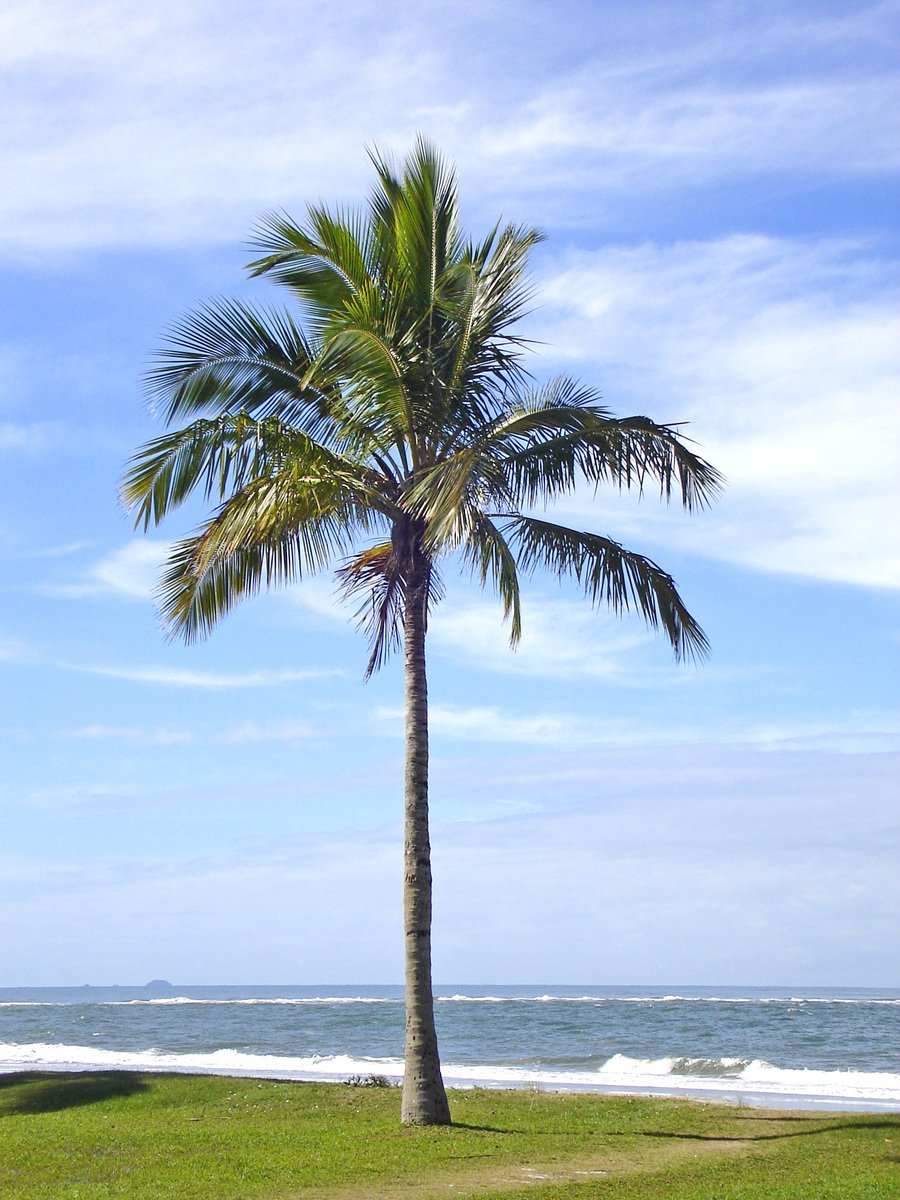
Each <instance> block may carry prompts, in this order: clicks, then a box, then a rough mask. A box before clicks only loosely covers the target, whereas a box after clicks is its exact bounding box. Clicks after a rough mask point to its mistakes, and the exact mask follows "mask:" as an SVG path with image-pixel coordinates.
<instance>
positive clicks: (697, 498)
mask: <svg viewBox="0 0 900 1200" xmlns="http://www.w3.org/2000/svg"><path fill="white" fill-rule="evenodd" d="M371 158H372V162H373V165H374V167H375V171H376V175H377V182H376V185H375V188H374V189H373V192H372V195H371V199H370V202H369V206H368V208H367V209H366V210H364V211H362V212H352V213H351V212H345V211H343V210H340V211H337V212H329V211H328V210H327V209H325V208H322V207H313V208H310V209H309V210H308V217H307V221H306V223H305V224H303V225H298V224H296V223H294V221H292V220H291V219H290V218H289V217H288V216H286V215H284V214H277V215H272V216H269V217H266V218H265V219H264V220H263V221H262V223H261V225H260V226H259V228H258V230H257V233H256V236H255V238H254V245H255V246H256V247H257V248H258V249H259V250H261V251H262V252H263V256H262V257H260V258H258V259H257V260H256V261H255V262H253V263H251V264H250V267H249V270H250V272H251V274H252V275H265V276H267V277H269V278H270V279H272V280H274V281H275V282H276V283H277V284H280V285H282V286H284V287H285V288H286V289H287V290H288V292H289V293H290V294H291V295H292V297H293V299H294V300H295V301H297V302H298V304H299V307H300V311H301V314H302V322H300V323H298V322H297V321H296V320H295V319H294V318H293V317H292V316H291V315H290V314H289V313H287V312H284V311H280V310H278V311H276V310H268V309H267V310H261V309H256V308H253V307H251V306H249V305H247V304H245V303H243V302H239V301H234V300H224V301H218V302H214V303H210V304H208V305H206V306H205V307H203V308H201V309H199V310H198V311H197V312H196V313H194V314H192V315H190V316H188V317H186V318H185V319H183V320H182V321H181V323H180V324H178V325H177V326H176V327H175V328H174V329H173V331H172V332H171V334H170V335H169V338H168V341H167V344H166V347H165V348H164V349H162V350H161V351H160V352H159V354H158V358H157V364H156V366H155V367H154V368H153V369H152V370H151V372H150V374H149V376H148V383H149V390H150V393H151V395H152V397H153V400H154V403H155V404H156V406H157V407H158V408H160V409H161V410H162V412H163V413H164V415H165V419H166V421H167V423H168V424H169V425H170V426H172V425H177V426H179V427H178V428H176V429H175V430H174V431H173V432H170V433H167V434H165V435H164V436H162V437H159V438H156V439H154V440H153V441H150V442H148V443H147V444H146V445H144V446H143V447H142V448H141V449H139V450H138V452H137V453H136V455H135V456H134V457H133V458H132V460H131V462H130V463H129V467H128V470H127V474H126V476H125V479H124V482H123V485H122V494H123V498H124V500H125V502H126V504H127V505H128V506H129V507H130V508H131V509H132V510H133V511H134V512H135V515H136V525H137V526H140V527H143V528H144V529H147V528H149V527H150V526H151V525H155V524H157V523H158V522H160V521H161V520H162V519H163V518H164V517H165V516H166V515H167V514H168V513H169V512H170V510H171V509H173V508H174V507H176V506H177V505H179V504H180V503H181V502H182V501H184V500H185V499H186V498H187V497H188V496H189V495H191V494H192V493H196V492H198V491H199V492H201V493H202V494H203V495H204V497H205V498H206V500H207V501H211V502H214V504H215V511H214V512H213V514H212V515H211V516H210V517H209V519H208V520H206V521H205V522H204V523H203V524H202V525H201V526H200V527H199V528H198V529H197V530H196V532H195V533H194V534H192V535H191V536H190V537H187V538H185V539H184V540H181V541H179V542H177V543H175V545H174V547H173V549H172V551H171V554H170V558H169V563H168V567H167V569H166V572H165V575H164V577H163V579H162V581H161V585H160V590H159V597H160V604H161V611H162V614H163V617H164V620H165V622H166V624H167V626H168V628H169V630H170V632H171V633H172V634H174V635H177V636H180V637H182V638H183V639H184V640H186V641H191V640H193V639H195V638H198V637H202V636H204V635H206V634H207V633H209V631H210V630H211V629H212V628H213V626H214V625H215V624H216V622H217V621H218V620H219V618H220V617H222V616H223V615H224V614H225V613H227V612H228V611H229V610H230V609H231V608H232V606H233V605H234V604H235V603H237V601H238V600H240V599H241V598H242V597H244V596H247V595H251V594H253V593H255V592H257V591H258V590H259V588H260V587H261V586H263V585H266V586H272V585H276V584H282V585H284V584H291V583H293V582H294V581H296V580H298V579H300V578H301V577H303V576H305V575H307V574H309V573H311V572H314V571H318V570H320V569H322V568H325V567H327V566H333V565H335V564H336V563H337V564H339V565H338V566H337V570H336V577H337V580H338V582H339V584H340V587H341V589H342V591H343V593H344V594H345V595H346V596H347V597H349V598H351V599H352V600H353V601H354V602H355V603H356V604H357V605H358V607H357V617H358V620H359V622H360V625H361V627H362V628H363V629H364V630H365V632H366V634H367V635H368V638H369V643H370V648H371V654H370V657H369V661H368V666H367V670H366V675H367V677H368V676H369V675H371V673H372V672H373V671H375V670H376V669H377V668H378V667H380V666H381V664H382V663H383V661H384V660H385V658H386V657H387V656H388V654H389V653H390V652H391V651H393V650H394V649H398V648H400V647H401V646H402V648H403V653H404V660H405V679H406V775H405V860H404V862H405V866H404V922H405V950H406V1047H405V1055H406V1059H405V1061H406V1068H405V1075H404V1084H403V1100H402V1119H403V1121H404V1122H405V1123H407V1124H422V1125H428V1124H447V1123H449V1121H450V1113H449V1108H448V1105H447V1098H446V1094H445V1092H444V1086H443V1082H442V1079H441V1072H440V1062H439V1058H438V1046H437V1038H436V1034H435V1025H434V1013H433V999H432V986H431V861H430V845H429V834H428V704H427V692H426V674H425V635H426V626H427V620H428V613H429V611H430V609H431V607H432V606H433V605H434V604H435V603H436V601H438V600H439V599H440V596H441V594H442V587H441V581H440V576H439V574H438V564H439V562H440V560H441V559H446V558H454V559H455V560H456V562H457V564H458V565H460V566H462V567H463V569H466V570H468V571H469V572H471V573H472V574H473V575H474V576H475V577H476V578H477V579H478V580H479V582H480V583H481V584H486V583H490V584H491V585H492V586H493V587H494V589H495V590H496V592H497V593H498V595H499V598H500V601H501V603H502V606H503V611H504V615H505V617H506V618H507V619H508V621H509V627H510V640H511V643H512V645H513V646H515V644H516V643H517V642H518V640H519V636H520V631H521V616H520V578H521V577H522V576H524V575H529V574H531V573H532V572H534V571H535V570H537V569H539V568H549V570H550V571H551V572H553V573H555V574H556V575H558V576H560V577H562V576H566V575H568V576H573V577H574V578H575V579H576V580H577V581H578V582H579V583H580V584H581V585H582V586H583V588H584V590H585V592H586V594H587V596H588V597H589V598H590V599H591V600H592V601H594V602H595V603H601V602H602V603H604V604H608V605H610V606H611V607H612V608H613V609H614V610H615V611H617V612H621V611H623V610H630V609H634V610H637V611H638V612H639V613H640V614H641V615H642V616H643V618H644V619H645V620H646V621H647V622H648V623H649V625H651V626H654V627H661V628H662V630H663V631H664V633H665V636H666V637H667V638H668V640H669V642H670V643H671V646H672V648H673V650H674V652H675V655H676V657H677V658H687V657H691V656H696V655H700V656H702V655H703V654H704V653H705V651H706V649H707V643H706V639H705V637H704V634H703V632H702V630H701V629H700V627H699V626H698V625H697V623H696V621H695V620H694V619H693V617H692V616H691V615H690V613H689V612H688V611H687V609H686V607H685V605H684V603H683V602H682V600H681V597H680V596H679V594H678V591H677V590H676V587H675V584H674V582H673V580H672V578H671V577H670V576H669V575H668V574H666V573H665V572H664V571H663V570H662V569H661V568H660V567H658V566H657V565H656V564H655V563H654V562H652V561H651V560H650V559H648V558H645V557H643V556H641V555H640V554H636V553H633V552H631V551H628V550H626V549H624V548H623V547H622V546H620V545H619V544H618V543H616V542H614V541H612V540H610V539H609V538H607V537H602V536H600V535H598V534H596V533H590V532H584V531H580V530H575V529H570V528H567V527H565V526H563V525H560V524H557V523H554V522H552V521H550V520H548V519H546V516H545V515H541V516H539V515H536V513H537V512H541V511H542V510H543V509H545V507H546V505H547V504H548V502H549V501H551V500H552V499H553V498H555V497H557V496H559V495H561V494H564V493H567V492H570V491H571V490H572V489H573V488H574V487H575V486H576V484H578V483H579V481H581V480H586V481H588V483H591V484H594V485H597V484H601V483H608V484H611V485H613V486H615V487H618V488H637V489H642V488H643V487H644V486H645V484H646V483H647V481H652V482H653V484H654V485H655V486H656V487H658V488H659V489H660V492H661V495H662V496H663V497H664V498H666V499H668V498H669V497H670V495H671V494H672V492H673V490H674V491H675V492H676V493H677V494H678V495H679V496H680V498H681V501H682V502H683V504H684V506H685V507H686V508H687V509H689V510H690V509H694V508H696V507H698V506H702V505H703V504H705V503H706V502H707V501H708V500H709V499H710V498H711V497H712V496H713V495H714V494H715V493H716V491H717V489H718V487H719V485H720V477H719V476H718V474H717V472H716V471H715V470H714V469H713V468H712V467H710V466H709V465H708V464H707V463H706V462H704V461H703V460H702V459H701V458H699V457H697V456H696V454H694V453H693V451H692V450H691V449H690V448H689V447H688V446H687V445H686V444H685V441H684V440H683V439H682V437H681V436H680V434H679V432H678V431H677V429H675V428H673V427H669V426H664V425H657V424H655V423H653V422H652V421H650V420H649V419H648V418H646V417H642V416H638V417H629V418H625V419H619V418H615V417H613V416H611V415H610V413H609V412H608V411H606V410H605V409H604V408H603V407H601V405H600V404H599V402H598V397H597V395H596V394H595V393H594V392H592V391H591V390H590V389H587V388H583V387H580V386H578V385H576V384H575V383H573V382H571V381H569V380H566V379H557V380H555V381H553V382H551V383H548V384H546V385H544V386H536V385H534V384H533V383H532V382H531V380H530V377H529V376H528V375H527V373H526V372H525V370H524V369H523V367H522V362H521V359H522V340H521V338H519V337H517V336H516V334H515V333H514V332H513V326H514V324H515V322H516V320H517V319H518V318H519V317H520V316H521V315H522V314H523V311H524V310H525V307H526V305H527V304H528V300H529V289H528V285H527V281H526V279H525V274H524V272H525V267H526V261H527V258H528V254H529V251H530V250H531V248H532V247H533V246H534V245H535V244H536V243H537V242H538V241H539V240H540V235H539V234H538V233H537V232H536V231H535V230H533V229H526V228H521V227H515V226H513V225H507V226H505V227H502V228H501V227H500V226H499V225H498V226H496V227H495V228H494V229H493V230H491V232H490V233H489V234H488V235H487V237H486V238H484V240H483V241H480V242H476V241H472V240H467V239H465V238H464V236H463V234H462V233H461V231H460V228H459V224H458V202H457V188H456V178H455V174H454V171H453V169H452V167H451V166H449V165H448V164H447V163H445V162H444V161H443V160H442V159H441V157H440V156H439V154H438V153H437V152H436V151H435V149H434V148H433V147H432V146H431V145H430V144H428V143H427V142H426V141H424V140H422V139H419V141H418V142H417V144H416V146H415V148H414V150H413V151H412V153H411V154H410V155H409V157H408V158H407V160H406V161H405V162H404V164H403V165H402V168H401V169H399V170H398V168H397V167H395V166H394V165H393V164H392V163H391V162H390V161H389V160H388V159H387V158H385V157H383V156H381V155H380V154H378V153H373V154H372V155H371ZM183 422H186V423H183Z"/></svg>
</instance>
